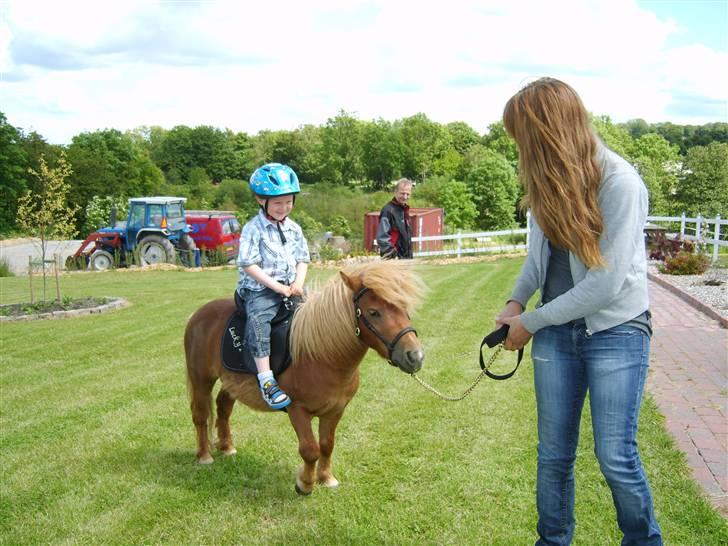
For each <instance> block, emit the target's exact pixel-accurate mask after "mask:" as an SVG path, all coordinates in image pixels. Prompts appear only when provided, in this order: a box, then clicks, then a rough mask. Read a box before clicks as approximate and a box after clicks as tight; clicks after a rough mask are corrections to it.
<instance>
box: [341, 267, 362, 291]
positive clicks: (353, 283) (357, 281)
mask: <svg viewBox="0 0 728 546" xmlns="http://www.w3.org/2000/svg"><path fill="white" fill-rule="evenodd" d="M339 275H341V278H342V279H343V281H344V283H346V286H348V287H349V288H351V291H352V292H358V291H359V290H360V289H361V287H362V286H364V284H363V283H362V282H361V277H353V276H351V277H350V276H349V275H347V274H346V273H344V272H343V271H339Z"/></svg>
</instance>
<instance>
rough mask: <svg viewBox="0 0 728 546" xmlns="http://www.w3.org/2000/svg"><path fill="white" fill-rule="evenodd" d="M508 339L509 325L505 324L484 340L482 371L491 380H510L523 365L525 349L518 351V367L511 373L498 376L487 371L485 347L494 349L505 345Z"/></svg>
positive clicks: (481, 354)
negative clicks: (484, 354)
mask: <svg viewBox="0 0 728 546" xmlns="http://www.w3.org/2000/svg"><path fill="white" fill-rule="evenodd" d="M506 337H508V325H507V324H504V325H503V326H501V327H500V328H498V329H497V330H493V331H492V332H491V333H490V334H488V335H487V336H485V337H484V338H483V342H482V343H481V344H480V369H481V370H483V373H484V374H485V375H487V376H488V377H490V378H491V379H497V380H502V379H508V378H509V377H511V376H512V375H513V374H514V373H516V370H517V369H518V366H520V365H521V360H522V359H523V348H521V349H518V361H517V362H516V367H515V368H513V369H512V370H511V371H510V372H508V373H506V374H503V375H498V374H495V373H493V372H491V371H490V370H486V369H485V362H483V345H487V346H488V348H489V349H492V348H493V347H495V346H497V345H498V344H500V343H503V342H504V341H505V340H506Z"/></svg>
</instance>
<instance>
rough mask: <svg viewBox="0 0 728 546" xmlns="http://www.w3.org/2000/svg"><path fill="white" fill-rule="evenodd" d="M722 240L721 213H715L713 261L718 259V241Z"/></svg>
mask: <svg viewBox="0 0 728 546" xmlns="http://www.w3.org/2000/svg"><path fill="white" fill-rule="evenodd" d="M719 242H720V214H716V215H715V230H714V231H713V263H715V262H717V261H718V248H720V247H719V245H718V243H719Z"/></svg>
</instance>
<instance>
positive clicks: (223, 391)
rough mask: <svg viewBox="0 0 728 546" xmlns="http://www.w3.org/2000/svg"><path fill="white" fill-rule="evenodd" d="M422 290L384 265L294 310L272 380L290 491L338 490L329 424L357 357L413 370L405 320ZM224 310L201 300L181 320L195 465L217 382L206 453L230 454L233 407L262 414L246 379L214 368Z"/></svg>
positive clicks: (221, 304) (416, 357)
mask: <svg viewBox="0 0 728 546" xmlns="http://www.w3.org/2000/svg"><path fill="white" fill-rule="evenodd" d="M422 289H423V286H422V284H421V281H420V280H419V278H418V277H417V276H416V275H414V274H413V273H412V272H411V271H410V269H409V268H408V267H406V266H404V265H402V264H400V263H398V262H394V261H386V262H384V261H377V262H368V263H364V264H361V265H357V266H351V267H348V268H346V269H345V270H342V271H340V274H339V275H336V276H334V277H333V278H331V279H330V280H329V281H327V282H326V283H325V284H324V286H323V287H322V288H321V289H320V290H318V291H316V292H314V293H313V294H311V295H309V296H308V297H307V298H306V300H305V301H304V302H303V303H302V304H301V305H300V306H299V307H298V309H297V310H296V312H295V315H294V317H293V321H292V323H291V335H290V349H291V355H292V363H291V366H290V367H289V368H288V369H287V370H286V371H285V372H284V373H282V374H280V376H279V377H278V378H277V379H278V381H279V383H280V385H281V388H282V389H283V390H284V391H286V392H287V393H288V394H289V395H290V397H291V399H292V403H291V404H290V405H289V406H288V408H286V409H287V411H288V417H289V419H290V421H291V425H293V428H294V430H295V431H296V435H297V436H298V452H299V454H300V455H301V458H302V459H303V465H302V466H301V468H300V469H299V470H298V472H297V474H296V491H297V492H298V493H300V494H302V495H308V494H310V493H311V491H312V490H313V486H314V482H315V481H318V482H319V483H321V484H322V485H324V486H325V487H336V486H337V485H338V484H339V482H338V481H337V479H336V478H335V477H334V475H333V473H332V470H331V453H332V451H333V449H334V436H335V433H336V426H337V424H338V423H339V419H341V416H342V414H343V413H344V409H345V408H346V405H347V404H348V403H349V401H350V400H351V399H352V398H353V397H354V394H355V393H356V391H357V388H358V387H359V363H360V362H361V361H362V359H363V358H364V355H365V354H366V352H367V350H368V349H369V348H370V347H371V348H372V349H374V350H375V351H377V353H379V354H380V355H381V356H382V357H383V358H385V359H387V360H388V361H390V363H392V364H394V365H396V366H397V367H399V368H400V369H401V370H402V371H404V372H407V373H413V372H416V371H418V370H419V369H420V368H421V367H422V361H423V360H424V357H425V354H424V351H423V348H422V345H421V344H420V342H419V340H418V339H417V333H416V332H415V330H414V329H413V328H412V326H411V324H410V318H409V315H410V313H411V312H412V311H413V309H414V306H415V304H416V303H417V302H418V301H419V298H420V296H421V294H422ZM234 310H235V303H234V302H233V300H232V298H231V299H221V300H215V301H211V302H210V303H207V304H206V305H204V306H202V307H201V308H200V309H198V310H197V311H196V312H195V313H194V314H193V315H192V317H190V319H189V322H188V323H187V329H186V330H185V355H186V358H187V386H188V392H189V395H190V407H191V409H192V421H193V423H194V424H195V429H196V431H197V460H198V462H200V463H202V464H209V463H211V462H212V461H213V458H212V455H211V454H210V451H211V445H210V432H211V429H212V419H211V414H212V409H213V405H212V388H213V385H214V384H215V382H216V381H217V380H218V379H220V380H221V382H222V385H221V387H220V391H219V393H218V395H217V421H216V423H215V426H216V428H217V437H218V441H217V444H216V445H217V447H218V448H219V449H220V451H222V453H223V454H225V455H232V454H234V453H236V450H235V447H234V446H233V442H232V436H231V434H230V414H231V413H232V409H233V405H234V404H235V400H239V401H240V402H242V403H243V404H245V405H247V406H249V407H251V408H253V409H255V410H260V411H270V410H269V408H268V406H267V404H266V403H265V402H264V401H263V399H262V398H261V395H260V390H259V388H258V381H257V378H256V377H255V376H254V375H252V374H241V373H236V372H231V371H229V370H227V369H226V368H224V367H223V365H222V361H221V355H220V340H221V337H222V333H223V329H224V328H225V325H226V321H227V319H228V317H229V316H230V314H231V313H233V311H234ZM314 417H318V418H319V434H318V436H319V439H318V441H317V440H316V437H315V436H314V433H313V430H312V428H311V421H312V419H313V418H314ZM317 461H318V468H317V467H316V463H317Z"/></svg>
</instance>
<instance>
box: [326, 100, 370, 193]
mask: <svg viewBox="0 0 728 546" xmlns="http://www.w3.org/2000/svg"><path fill="white" fill-rule="evenodd" d="M362 127H363V126H362V123H361V122H360V121H359V120H358V119H357V118H356V117H354V116H353V115H352V114H348V113H346V112H345V111H343V110H341V111H340V112H339V114H338V115H337V116H336V117H334V118H329V119H328V120H327V122H326V125H324V126H323V127H322V129H321V161H322V163H323V164H322V170H321V176H322V180H323V181H325V182H330V183H333V184H337V185H341V184H349V183H352V182H357V181H362V180H364V178H365V174H364V164H363V161H362V155H363V149H362V132H363V131H362Z"/></svg>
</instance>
